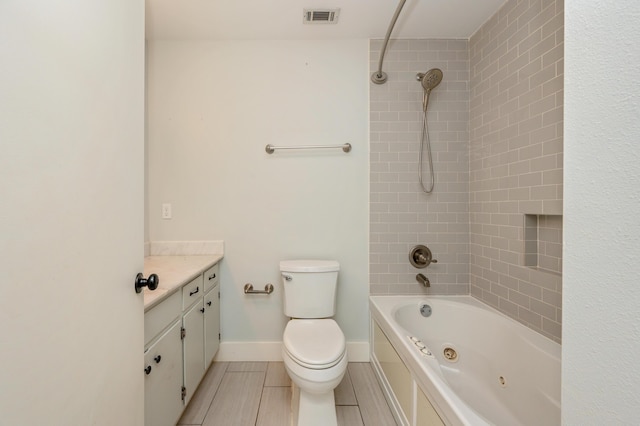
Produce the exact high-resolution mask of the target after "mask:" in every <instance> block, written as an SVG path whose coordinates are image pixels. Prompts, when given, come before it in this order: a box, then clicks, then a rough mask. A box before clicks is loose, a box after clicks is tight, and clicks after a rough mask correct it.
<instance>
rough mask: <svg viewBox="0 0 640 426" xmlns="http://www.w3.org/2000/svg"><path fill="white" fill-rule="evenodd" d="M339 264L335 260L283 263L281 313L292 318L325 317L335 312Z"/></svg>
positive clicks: (288, 261) (281, 271)
mask: <svg viewBox="0 0 640 426" xmlns="http://www.w3.org/2000/svg"><path fill="white" fill-rule="evenodd" d="M339 270H340V264H339V263H338V262H337V261H335V260H283V261H282V262H280V274H281V276H282V284H283V288H284V314H285V315H286V316H288V317H292V318H328V317H332V316H333V315H334V314H335V312H336V287H337V284H338V271H339Z"/></svg>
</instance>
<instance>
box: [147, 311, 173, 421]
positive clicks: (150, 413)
mask: <svg viewBox="0 0 640 426" xmlns="http://www.w3.org/2000/svg"><path fill="white" fill-rule="evenodd" d="M181 326H182V324H181V322H180V320H179V319H176V320H175V321H174V322H173V324H171V325H170V326H169V329H168V330H167V331H166V332H165V333H163V334H162V336H160V338H158V339H157V340H156V341H155V343H153V344H152V345H151V346H150V347H149V348H148V349H147V351H146V352H145V355H144V365H145V370H144V371H145V378H144V411H145V422H146V424H148V425H158V426H161V425H174V424H175V422H176V421H177V420H178V418H179V417H180V413H181V412H182V397H181V388H182V342H181V341H180V330H181Z"/></svg>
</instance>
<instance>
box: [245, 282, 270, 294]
mask: <svg viewBox="0 0 640 426" xmlns="http://www.w3.org/2000/svg"><path fill="white" fill-rule="evenodd" d="M271 293H273V284H265V286H264V290H254V289H253V284H250V283H247V284H245V285H244V294H271Z"/></svg>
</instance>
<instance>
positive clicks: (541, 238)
mask: <svg viewBox="0 0 640 426" xmlns="http://www.w3.org/2000/svg"><path fill="white" fill-rule="evenodd" d="M524 265H525V266H528V267H530V268H534V269H538V270H540V271H544V272H549V273H552V274H557V275H561V274H562V215H542V214H525V215H524Z"/></svg>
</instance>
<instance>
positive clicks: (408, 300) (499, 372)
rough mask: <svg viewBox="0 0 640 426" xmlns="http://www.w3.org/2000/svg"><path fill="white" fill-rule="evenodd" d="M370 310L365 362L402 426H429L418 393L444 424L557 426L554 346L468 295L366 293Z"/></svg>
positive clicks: (557, 375)
mask: <svg viewBox="0 0 640 426" xmlns="http://www.w3.org/2000/svg"><path fill="white" fill-rule="evenodd" d="M425 304H426V305H429V306H430V307H431V310H432V313H431V315H430V316H429V317H424V316H422V315H421V313H420V307H421V306H422V305H425ZM370 306H371V317H372V342H373V344H372V345H371V347H372V355H371V358H372V363H373V365H374V369H375V370H376V373H377V374H378V375H379V378H380V379H381V381H382V382H383V385H384V386H383V387H384V388H385V392H387V397H388V399H389V400H390V402H391V403H392V408H394V410H395V414H396V420H398V421H399V422H400V423H401V424H409V425H413V424H421V422H424V424H429V423H431V421H425V420H421V419H420V416H421V414H420V411H421V410H423V411H424V408H423V407H422V406H421V405H420V403H419V402H418V403H417V408H416V401H419V400H420V394H421V392H422V393H424V395H425V396H426V398H427V399H428V401H429V403H430V405H431V406H433V408H434V409H435V413H437V415H438V416H439V417H440V419H441V420H442V422H443V423H444V424H447V425H473V426H476V425H487V424H493V425H508V426H515V425H545V426H547V425H559V424H560V345H559V344H557V343H555V342H553V341H551V340H550V339H547V338H546V337H544V336H542V335H540V334H539V333H536V332H534V331H533V330H531V329H529V328H527V327H525V326H523V325H522V324H520V323H518V322H516V321H513V320H512V319H510V318H508V317H507V316H505V315H503V314H501V313H499V312H498V311H496V310H494V309H492V308H491V307H489V306H487V305H485V304H483V303H482V302H479V301H478V300H476V299H475V298H473V297H471V296H426V297H425V296H371V297H370ZM376 324H377V326H378V327H376ZM376 330H377V331H376ZM380 332H382V333H383V335H382V334H380ZM376 333H377V335H376ZM385 337H386V340H387V341H388V343H390V345H388V343H385ZM411 337H413V339H411ZM384 345H388V347H389V348H391V347H393V349H394V350H395V353H396V354H397V356H398V357H399V360H401V362H402V364H404V366H405V367H406V369H407V370H408V373H403V372H402V371H404V370H402V368H401V367H400V369H398V367H397V366H393V363H392V362H391V361H389V359H390V358H389V356H388V353H389V352H391V355H390V356H391V358H393V357H394V356H395V355H393V352H394V351H393V350H389V349H385V348H384ZM422 346H425V347H426V349H422V350H421V348H422ZM447 348H451V349H453V351H455V354H456V355H457V359H456V360H455V361H454V362H452V361H450V360H447V359H446V358H445V354H444V352H445V350H447ZM447 353H448V354H449V356H450V357H452V356H453V352H452V351H451V350H447ZM398 357H396V359H397V358H398ZM380 358H385V359H384V360H381V359H380ZM390 365H391V366H392V367H388V366H390ZM385 370H386V371H385ZM398 371H400V372H399V373H398V374H396V372H398ZM389 372H392V373H389ZM403 374H408V375H410V376H411V381H412V386H413V388H412V391H411V392H410V391H408V390H407V391H406V395H404V396H403V395H402V394H403V392H405V390H406V389H407V385H405V384H404V381H406V380H404V379H402V378H401V376H402V375H403ZM387 376H390V377H387ZM396 376H397V377H396ZM394 388H395V392H394ZM420 391H421V392H420ZM396 394H399V395H396ZM416 395H417V396H416ZM423 398H424V397H423ZM403 401H406V402H403ZM426 405H429V404H428V403H427V404H426ZM422 417H423V418H424V417H425V415H422Z"/></svg>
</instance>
